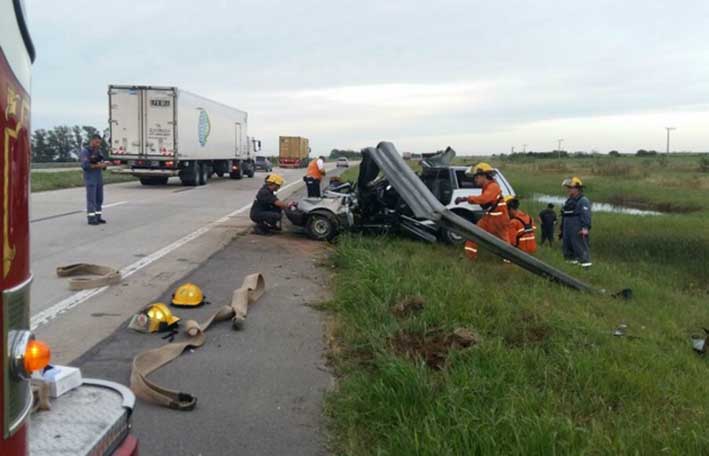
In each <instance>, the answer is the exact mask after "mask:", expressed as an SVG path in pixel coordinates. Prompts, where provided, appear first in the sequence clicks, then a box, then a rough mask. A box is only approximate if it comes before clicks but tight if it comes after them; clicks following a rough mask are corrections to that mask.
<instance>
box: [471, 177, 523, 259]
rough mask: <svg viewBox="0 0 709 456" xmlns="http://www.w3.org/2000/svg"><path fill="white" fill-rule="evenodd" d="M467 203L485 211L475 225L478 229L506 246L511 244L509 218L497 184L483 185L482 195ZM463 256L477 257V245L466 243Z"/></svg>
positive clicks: (473, 197) (493, 182)
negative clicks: (477, 205) (496, 238)
mask: <svg viewBox="0 0 709 456" xmlns="http://www.w3.org/2000/svg"><path fill="white" fill-rule="evenodd" d="M468 202H469V203H470V204H479V205H480V207H482V208H483V210H484V211H485V212H484V214H483V216H482V218H481V219H480V220H479V221H478V223H477V225H478V227H480V228H482V229H483V230H485V231H487V232H488V233H490V234H492V235H494V236H497V237H498V238H500V239H501V240H502V241H504V242H507V243H508V244H511V243H512V242H511V240H510V233H509V229H510V228H509V227H510V217H509V213H508V212H507V203H506V202H505V199H504V198H503V197H502V190H500V185H499V184H498V183H497V182H495V181H492V182H488V183H487V184H485V185H484V186H483V189H482V193H481V194H480V195H479V196H471V197H469V198H468ZM465 255H466V256H467V257H468V258H470V259H471V260H475V259H476V258H477V256H478V245H477V243H475V242H473V241H466V242H465Z"/></svg>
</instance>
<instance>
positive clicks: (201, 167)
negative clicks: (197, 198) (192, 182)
mask: <svg viewBox="0 0 709 456" xmlns="http://www.w3.org/2000/svg"><path fill="white" fill-rule="evenodd" d="M207 168H209V167H208V166H207V164H206V163H197V185H207V179H208V175H209V169H207Z"/></svg>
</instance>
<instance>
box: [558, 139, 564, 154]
mask: <svg viewBox="0 0 709 456" xmlns="http://www.w3.org/2000/svg"><path fill="white" fill-rule="evenodd" d="M563 142H564V138H559V139H557V140H556V143H557V144H558V146H557V148H556V151H557V154H558V156H559V158H561V143H563Z"/></svg>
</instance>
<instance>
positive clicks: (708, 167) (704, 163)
mask: <svg viewBox="0 0 709 456" xmlns="http://www.w3.org/2000/svg"><path fill="white" fill-rule="evenodd" d="M699 171H700V172H702V173H709V155H702V156H701V157H699Z"/></svg>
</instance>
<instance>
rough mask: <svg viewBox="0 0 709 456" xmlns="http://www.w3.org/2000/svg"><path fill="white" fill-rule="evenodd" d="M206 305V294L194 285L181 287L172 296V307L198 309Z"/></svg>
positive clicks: (189, 284) (187, 284)
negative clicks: (197, 307)
mask: <svg viewBox="0 0 709 456" xmlns="http://www.w3.org/2000/svg"><path fill="white" fill-rule="evenodd" d="M202 304H204V293H202V290H200V289H199V287H198V286H197V285H195V284H193V283H186V284H184V285H180V286H179V287H177V290H175V294H173V295H172V305H173V306H182V307H196V306H200V305H202Z"/></svg>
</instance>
